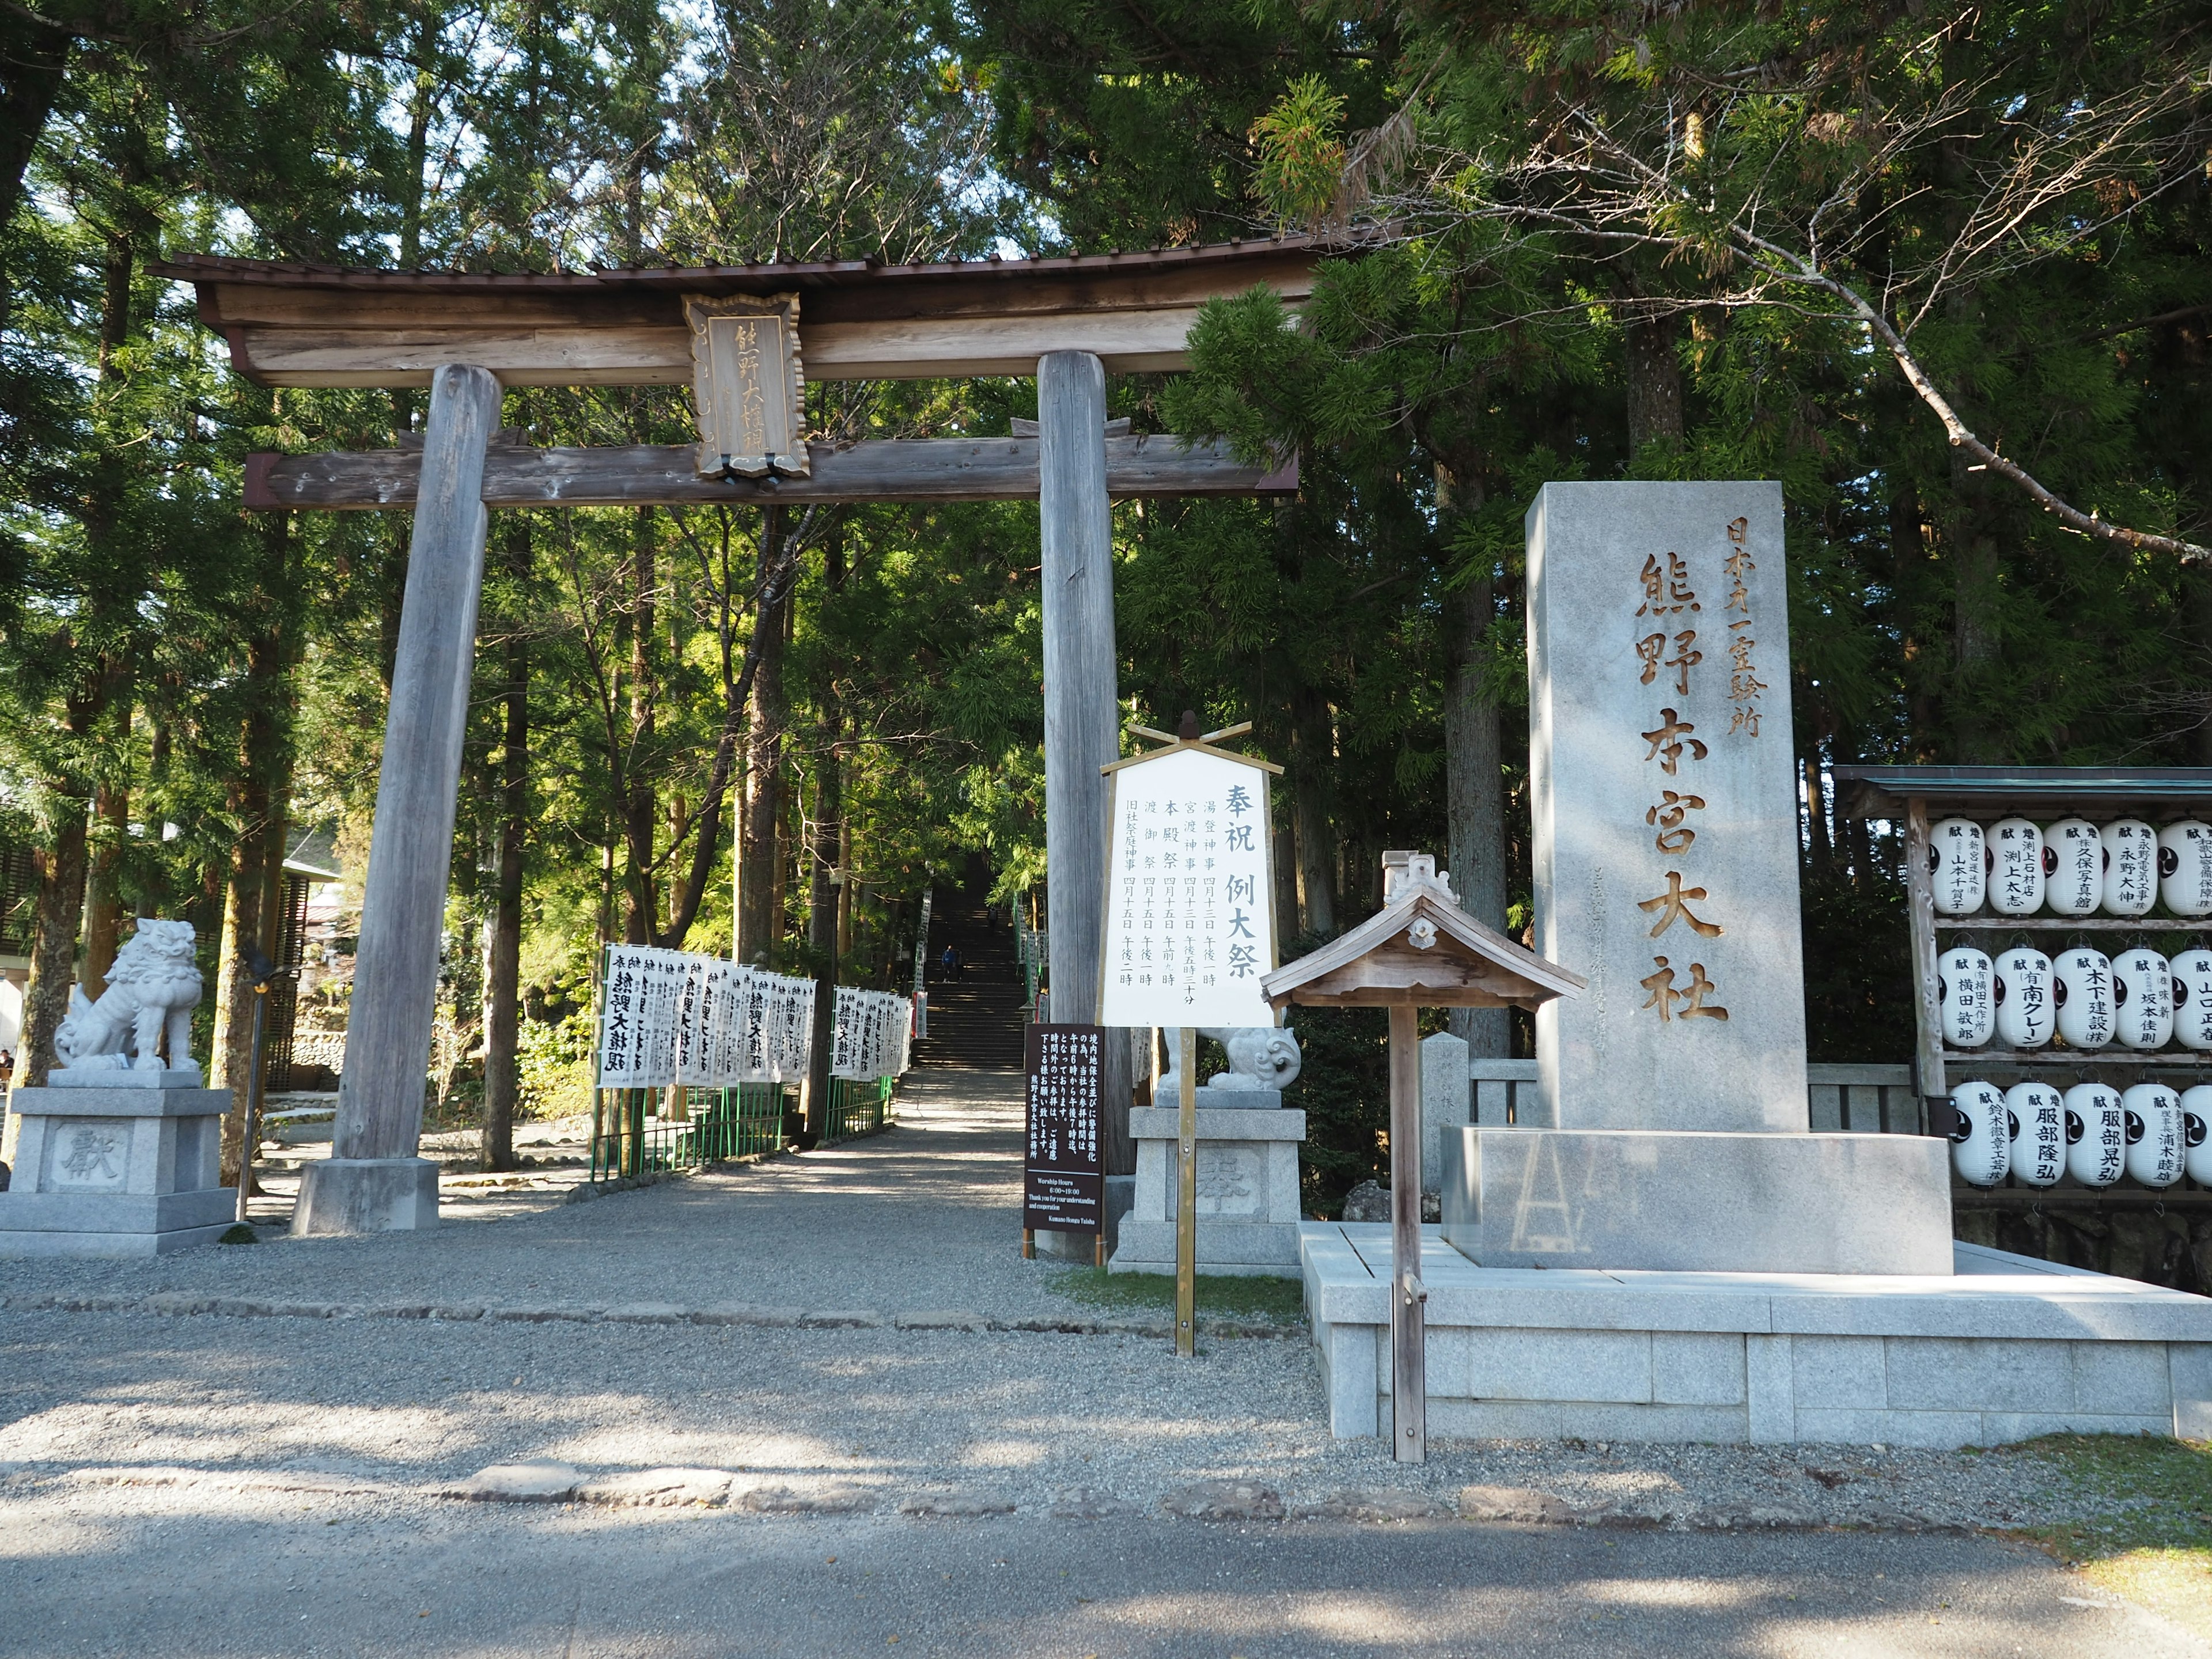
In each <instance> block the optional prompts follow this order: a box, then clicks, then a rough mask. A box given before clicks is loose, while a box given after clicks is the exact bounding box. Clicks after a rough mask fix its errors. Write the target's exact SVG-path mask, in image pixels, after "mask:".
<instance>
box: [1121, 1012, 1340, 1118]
mask: <svg viewBox="0 0 2212 1659" xmlns="http://www.w3.org/2000/svg"><path fill="white" fill-rule="evenodd" d="M1198 1034H1199V1035H1200V1036H1208V1037H1212V1039H1213V1040H1214V1041H1215V1042H1218V1043H1219V1044H1220V1045H1221V1046H1222V1047H1223V1048H1225V1049H1226V1050H1227V1051H1228V1053H1229V1069H1228V1070H1227V1071H1225V1072H1217V1073H1214V1075H1213V1076H1212V1077H1210V1078H1207V1079H1206V1081H1205V1083H1204V1085H1203V1086H1204V1087H1206V1088H1208V1089H1225V1090H1243V1091H1254V1090H1259V1089H1287V1088H1289V1087H1290V1086H1291V1085H1292V1084H1293V1083H1296V1082H1297V1080H1298V1072H1299V1070H1300V1069H1301V1068H1302V1067H1303V1066H1304V1064H1305V1056H1304V1054H1302V1053H1300V1052H1299V1049H1298V1039H1297V1034H1296V1033H1294V1032H1293V1031H1291V1030H1290V1028H1289V1027H1287V1026H1269V1025H1252V1026H1235V1025H1202V1026H1200V1028H1199V1032H1198ZM1167 1040H1168V1069H1167V1070H1166V1071H1165V1072H1164V1073H1162V1074H1161V1077H1160V1081H1159V1085H1158V1093H1157V1094H1156V1095H1154V1097H1153V1101H1154V1103H1155V1104H1157V1105H1161V1106H1171V1105H1173V1104H1174V1103H1175V1100H1176V1095H1177V1093H1178V1092H1179V1091H1181V1089H1182V1074H1181V1067H1180V1065H1179V1062H1178V1060H1177V1056H1178V1055H1179V1054H1181V1053H1182V1047H1181V1043H1182V1032H1181V1031H1180V1030H1177V1029H1176V1028H1175V1027H1172V1026H1171V1027H1170V1028H1169V1029H1168V1033H1167Z"/></svg>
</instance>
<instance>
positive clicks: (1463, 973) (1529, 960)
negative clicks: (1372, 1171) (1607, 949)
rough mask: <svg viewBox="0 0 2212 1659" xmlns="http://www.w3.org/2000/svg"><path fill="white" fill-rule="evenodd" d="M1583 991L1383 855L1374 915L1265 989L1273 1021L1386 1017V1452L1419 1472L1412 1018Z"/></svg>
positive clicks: (1424, 1363)
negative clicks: (1298, 1011)
mask: <svg viewBox="0 0 2212 1659" xmlns="http://www.w3.org/2000/svg"><path fill="white" fill-rule="evenodd" d="M1586 983H1587V981H1584V980H1583V978H1582V976H1581V975H1577V974H1571V973H1569V972H1568V971H1567V970H1566V969H1564V968H1561V967H1560V966H1559V965H1558V964H1557V963H1551V962H1547V961H1545V960H1544V958H1543V957H1540V956H1538V955H1536V954H1535V953H1534V951H1526V950H1523V949H1522V947H1521V946H1519V945H1516V944H1514V943H1513V942H1512V940H1510V939H1507V938H1506V937H1505V936H1504V934H1502V933H1498V932H1497V931H1496V930H1495V929H1493V928H1490V927H1485V926H1483V924H1482V923H1480V922H1479V921H1476V920H1475V919H1474V917H1473V916H1470V915H1468V914H1467V913H1466V912H1465V911H1463V910H1462V909H1461V908H1459V904H1458V901H1457V900H1456V899H1455V897H1454V896H1453V895H1452V890H1451V888H1450V886H1449V884H1448V883H1447V881H1446V879H1445V878H1444V876H1443V873H1442V872H1439V871H1438V870H1437V861H1436V860H1435V859H1433V858H1431V857H1430V856H1429V855H1428V854H1424V853H1385V854H1383V908H1382V909H1381V910H1380V911H1378V912H1377V913H1376V915H1373V916H1371V917H1370V918H1369V919H1368V920H1367V921H1364V922H1362V923H1360V924H1359V926H1358V927H1355V928H1353V929H1352V931H1351V932H1350V933H1346V934H1344V935H1343V936H1342V937H1340V938H1339V939H1334V940H1332V941H1330V942H1329V943H1328V944H1327V945H1323V946H1322V948H1321V949H1320V950H1318V951H1315V952H1313V954H1312V955H1310V956H1305V957H1299V958H1298V960H1297V961H1296V962H1293V963H1288V964H1287V965H1285V966H1284V967H1282V968H1279V969H1276V970H1275V971H1274V972H1273V973H1272V974H1270V975H1267V979H1266V981H1265V982H1264V985H1263V987H1262V988H1263V989H1264V990H1265V992H1266V994H1267V1000H1268V1001H1269V1002H1270V1003H1272V1004H1273V1006H1275V1007H1276V1008H1278V1009H1279V1008H1281V1007H1282V1006H1284V1005H1285V1003H1292V1002H1296V1003H1304V1004H1307V1005H1310V1006H1316V1007H1323V1008H1331V1007H1334V1008H1387V1009H1389V1011H1390V1406H1391V1418H1392V1423H1391V1430H1390V1440H1391V1455H1393V1456H1394V1457H1395V1458H1396V1460H1397V1461H1398V1462H1401V1463H1420V1462H1426V1461H1427V1459H1428V1453H1429V1426H1428V1422H1429V1418H1428V1413H1429V1394H1428V1358H1427V1332H1426V1326H1427V1317H1428V1299H1429V1292H1428V1287H1427V1285H1426V1284H1425V1282H1424V1281H1423V1279H1422V1276H1421V1055H1420V1044H1419V1011H1420V1010H1421V1009H1423V1008H1435V1007H1444V1008H1513V1007H1518V1008H1534V1007H1536V1006H1539V1005H1541V1004H1542V1003H1546V1002H1548V1001H1550V1000H1552V999H1553V998H1554V997H1560V996H1574V995H1577V994H1579V993H1580V992H1581V991H1582V990H1583V987H1584V985H1585V984H1586Z"/></svg>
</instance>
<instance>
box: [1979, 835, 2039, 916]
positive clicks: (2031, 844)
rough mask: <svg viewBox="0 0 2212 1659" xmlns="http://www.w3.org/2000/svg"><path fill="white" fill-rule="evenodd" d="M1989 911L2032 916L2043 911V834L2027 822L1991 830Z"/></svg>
mask: <svg viewBox="0 0 2212 1659" xmlns="http://www.w3.org/2000/svg"><path fill="white" fill-rule="evenodd" d="M1989 837H1990V840H1989V847H1990V909H1992V910H1995V911H1996V913H1997V914H1998V915H2004V916H2032V915H2034V914H2035V913H2036V912H2037V911H2038V910H2040V909H2041V908H2043V831H2042V829H2040V828H2039V826H2038V825H2037V824H2036V823H2035V822H2034V821H2033V819H2030V818H2002V819H2000V820H1999V821H1998V822H1996V823H1993V824H1991V825H1990V831H1989Z"/></svg>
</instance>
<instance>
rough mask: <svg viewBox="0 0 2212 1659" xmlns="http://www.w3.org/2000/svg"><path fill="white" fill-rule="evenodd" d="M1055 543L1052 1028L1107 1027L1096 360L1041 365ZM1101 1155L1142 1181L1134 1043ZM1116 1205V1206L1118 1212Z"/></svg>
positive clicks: (1050, 593)
mask: <svg viewBox="0 0 2212 1659" xmlns="http://www.w3.org/2000/svg"><path fill="white" fill-rule="evenodd" d="M1037 438H1038V501H1037V505H1038V517H1039V520H1040V521H1041V524H1042V531H1043V540H1044V570H1043V584H1044V780H1045V781H1044V795H1045V871H1046V878H1047V880H1048V883H1049V887H1048V905H1049V908H1050V915H1049V917H1048V921H1047V924H1046V925H1047V928H1048V933H1049V939H1048V949H1049V950H1050V951H1051V953H1052V959H1051V972H1052V1017H1053V1019H1054V1021H1055V1022H1056V1023H1059V1024H1073V1025H1087V1024H1091V1023H1093V1022H1095V1021H1096V1020H1097V1018H1098V992H1099V985H1098V973H1099V952H1100V951H1101V950H1102V949H1103V941H1104V937H1105V925H1106V915H1105V906H1106V780H1105V779H1104V778H1103V777H1102V776H1101V775H1099V768H1100V767H1102V766H1103V765H1105V764H1106V763H1108V762H1109V761H1111V760H1114V759H1115V758H1116V757H1118V756H1119V755H1120V753H1121V704H1120V700H1119V692H1118V689H1117V685H1116V676H1115V659H1114V513H1113V507H1112V504H1111V503H1110V502H1109V501H1108V499H1107V496H1106V370H1105V366H1104V365H1103V364H1102V363H1101V362H1099V361H1098V359H1097V357H1096V356H1092V355H1091V353H1090V352H1087V351H1053V352H1048V353H1046V354H1045V356H1042V358H1040V359H1039V360H1038V362H1037ZM1105 1055H1106V1060H1105V1076H1104V1087H1105V1110H1104V1113H1103V1116H1104V1119H1105V1121H1103V1123H1102V1124H1101V1126H1100V1127H1101V1129H1102V1131H1103V1135H1102V1139H1103V1143H1104V1144H1103V1146H1102V1147H1101V1148H1100V1151H1101V1152H1102V1154H1103V1164H1104V1166H1105V1171H1106V1175H1107V1177H1108V1180H1109V1184H1110V1183H1111V1182H1112V1181H1113V1180H1114V1179H1115V1178H1116V1177H1121V1176H1131V1175H1133V1174H1134V1172H1135V1170H1136V1148H1135V1144H1134V1143H1133V1141H1132V1140H1131V1139H1130V1138H1129V1126H1128V1102H1129V1091H1130V1087H1131V1082H1132V1079H1131V1078H1130V1074H1129V1051H1128V1045H1127V1043H1124V1042H1109V1043H1108V1044H1106V1046H1105ZM1112 1207H1113V1206H1112V1202H1111V1200H1110V1199H1109V1209H1110V1208H1112Z"/></svg>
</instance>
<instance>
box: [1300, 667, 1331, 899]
mask: <svg viewBox="0 0 2212 1659" xmlns="http://www.w3.org/2000/svg"><path fill="white" fill-rule="evenodd" d="M1335 750H1336V744H1335V742H1334V734H1333V732H1331V730H1330V727H1329V720H1328V702H1326V701H1325V700H1324V699H1323V698H1322V695H1321V693H1320V692H1318V691H1314V690H1305V691H1301V692H1299V693H1298V697H1297V726H1296V728H1295V729H1294V730H1293V732H1291V799H1292V805H1293V809H1294V811H1295V812H1296V815H1297V842H1298V911H1299V915H1298V919H1299V921H1300V922H1301V923H1302V924H1303V931H1304V932H1306V933H1317V934H1320V935H1321V936H1322V938H1324V939H1328V938H1333V937H1334V935H1335V933H1336V867H1335V866H1336V838H1335V836H1334V835H1332V834H1331V833H1330V830H1329V827H1328V777H1329V774H1330V772H1331V770H1332V769H1333V768H1334V765H1335V761H1336V754H1335Z"/></svg>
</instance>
